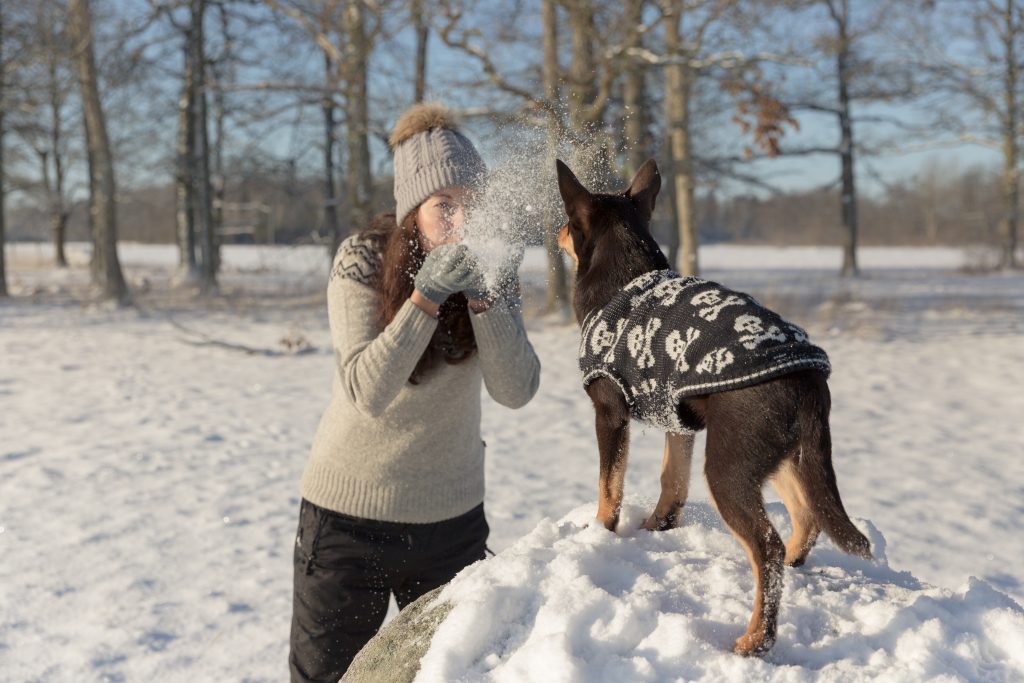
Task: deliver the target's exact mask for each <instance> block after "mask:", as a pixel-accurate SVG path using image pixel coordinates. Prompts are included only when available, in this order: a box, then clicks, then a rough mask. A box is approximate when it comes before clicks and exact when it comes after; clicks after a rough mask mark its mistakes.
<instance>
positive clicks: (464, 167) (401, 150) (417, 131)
mask: <svg viewBox="0 0 1024 683" xmlns="http://www.w3.org/2000/svg"><path fill="white" fill-rule="evenodd" d="M455 125H456V124H455V118H454V116H453V115H452V113H451V112H450V111H449V110H448V109H447V108H446V107H444V106H442V105H440V104H434V103H423V104H417V105H414V106H412V107H410V108H409V109H408V110H406V112H405V113H404V114H402V116H401V118H399V119H398V123H396V124H395V128H394V130H393V131H391V139H390V140H389V144H390V145H391V148H392V149H393V150H394V151H395V163H394V166H395V217H396V219H397V220H398V223H399V224H401V222H402V221H403V220H404V219H405V217H406V216H407V215H408V214H409V212H410V211H412V210H413V209H415V208H416V207H417V206H419V205H420V204H421V203H423V201H424V200H425V199H426V198H427V197H429V196H430V195H432V194H433V193H435V192H437V191H438V190H443V189H444V188H446V187H453V186H455V185H461V186H464V187H474V186H478V185H479V184H480V183H481V182H483V179H484V174H485V173H486V172H487V167H486V165H484V160H483V159H481V158H480V154H479V153H478V152H477V151H476V148H475V147H473V143H472V142H470V141H469V140H468V139H467V138H466V136H465V135H463V134H462V133H460V132H459V131H458V130H457V129H456V127H455Z"/></svg>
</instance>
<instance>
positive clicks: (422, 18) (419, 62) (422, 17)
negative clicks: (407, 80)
mask: <svg viewBox="0 0 1024 683" xmlns="http://www.w3.org/2000/svg"><path fill="white" fill-rule="evenodd" d="M409 14H410V17H411V19H412V25H413V30H415V31H416V67H415V69H414V71H413V98H412V99H413V102H422V101H423V97H424V95H426V92H427V42H428V40H429V38H430V24H429V23H428V22H427V18H426V13H425V12H424V8H423V0H409Z"/></svg>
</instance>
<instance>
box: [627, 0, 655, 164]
mask: <svg viewBox="0 0 1024 683" xmlns="http://www.w3.org/2000/svg"><path fill="white" fill-rule="evenodd" d="M643 10H644V0H627V2H626V13H625V21H626V24H627V25H628V26H629V31H630V33H629V40H628V43H627V46H628V47H631V48H641V47H643V36H641V35H640V31H639V28H640V25H641V24H642V23H643ZM646 75H647V70H646V69H645V68H644V66H643V65H642V64H641V63H640V62H639V61H638V60H636V59H632V58H631V59H630V61H629V64H628V66H627V67H626V69H625V80H623V83H622V104H623V107H624V108H625V110H626V111H625V118H626V120H625V122H624V124H623V132H624V133H625V136H626V139H625V141H624V143H625V144H624V145H623V147H624V148H625V152H626V168H625V172H626V180H627V182H628V181H629V180H630V179H632V177H633V176H634V175H635V174H636V172H637V171H638V170H640V167H641V166H642V165H643V163H644V162H645V161H647V159H648V157H649V155H650V150H649V149H648V148H647V125H648V120H647V109H646V107H645V104H646V99H647V88H646V84H645V78H646Z"/></svg>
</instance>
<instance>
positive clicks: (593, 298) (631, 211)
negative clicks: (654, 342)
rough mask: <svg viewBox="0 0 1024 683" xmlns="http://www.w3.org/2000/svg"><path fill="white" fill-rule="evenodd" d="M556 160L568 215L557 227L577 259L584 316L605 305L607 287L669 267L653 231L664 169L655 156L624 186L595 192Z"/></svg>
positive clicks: (578, 299)
mask: <svg viewBox="0 0 1024 683" xmlns="http://www.w3.org/2000/svg"><path fill="white" fill-rule="evenodd" d="M555 164H556V166H557V169H558V190H559V192H561V194H562V201H563V202H564V203H565V213H566V215H567V216H568V217H569V220H568V222H566V223H565V225H563V226H562V227H561V228H560V229H559V231H558V246H559V247H561V248H562V249H563V250H564V251H565V252H566V253H567V254H569V256H570V257H572V259H573V261H575V262H576V283H577V285H576V301H575V304H576V309H577V317H580V316H581V315H583V314H585V313H586V312H588V311H589V310H591V309H592V308H593V306H595V305H601V303H602V299H604V298H605V296H607V294H608V292H610V291H617V289H619V288H621V287H623V286H625V285H626V284H627V283H628V282H630V281H631V280H632V279H633V278H635V277H638V276H640V275H642V274H643V273H646V272H648V271H650V270H658V269H664V268H668V267H669V263H668V259H666V258H665V255H664V254H663V253H662V252H661V249H660V248H659V247H658V243H657V242H656V241H655V240H654V238H653V237H652V236H651V231H650V223H651V213H652V212H653V211H654V201H655V199H657V197H658V191H659V190H660V189H661V174H660V173H658V165H657V163H655V161H654V159H649V160H648V161H647V162H646V163H645V164H644V165H643V166H641V167H640V170H638V171H637V172H636V175H635V176H634V177H633V181H632V182H631V183H630V184H629V188H628V189H626V191H625V192H622V193H620V194H594V193H591V192H589V191H588V190H587V188H585V187H583V185H582V184H581V183H580V181H579V180H578V179H577V178H576V175H575V174H574V173H573V172H572V171H571V170H569V167H568V166H566V165H565V164H564V163H562V162H561V161H556V162H555ZM581 319H582V318H581Z"/></svg>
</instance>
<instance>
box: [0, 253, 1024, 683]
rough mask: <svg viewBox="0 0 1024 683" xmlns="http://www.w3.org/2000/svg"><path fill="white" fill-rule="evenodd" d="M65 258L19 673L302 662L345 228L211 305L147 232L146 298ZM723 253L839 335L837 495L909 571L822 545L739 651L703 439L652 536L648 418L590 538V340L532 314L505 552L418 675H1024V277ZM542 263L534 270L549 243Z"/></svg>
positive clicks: (15, 563)
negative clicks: (583, 376)
mask: <svg viewBox="0 0 1024 683" xmlns="http://www.w3.org/2000/svg"><path fill="white" fill-rule="evenodd" d="M69 252H70V258H71V260H72V263H73V264H77V265H76V267H75V268H72V269H70V270H67V271H63V272H58V271H55V270H54V269H52V268H50V267H49V266H48V265H46V264H47V263H48V262H49V259H50V258H51V254H50V253H49V251H48V249H47V248H46V247H44V246H38V245H15V246H14V247H13V248H9V250H8V266H9V270H8V279H9V284H10V288H11V290H12V293H13V294H14V295H15V297H16V298H15V299H13V300H11V301H9V302H4V303H0V681H3V682H5V683H6V682H8V681H10V682H16V683H22V682H27V681H47V682H51V681H56V682H60V681H75V682H76V683H78V682H80V681H174V682H176V681H183V682H185V681H188V682H192V681H281V680H284V679H285V678H286V676H287V674H286V666H287V665H286V657H287V650H288V645H287V639H288V627H289V619H290V610H291V572H292V567H291V557H292V548H293V545H294V533H295V524H296V519H297V517H296V515H297V510H298V494H297V482H298V480H299V476H300V474H301V471H302V467H303V465H304V463H305V458H306V455H307V452H308V449H309V446H310V441H311V439H312V436H313V434H314V431H315V428H316V422H317V420H318V419H319V417H320V411H321V410H322V409H323V407H324V406H325V405H326V402H327V400H328V395H329V390H330V382H331V377H332V373H333V371H334V361H333V357H332V353H331V349H330V335H329V331H328V328H327V320H326V314H325V312H324V309H323V296H322V292H323V288H324V286H325V283H326V275H327V259H326V257H325V255H324V253H323V249H322V248H319V247H318V248H308V249H285V248H279V249H264V248H256V247H237V248H236V247H231V248H226V249H225V251H224V275H223V278H222V290H223V292H224V293H225V296H224V298H223V299H222V300H220V303H217V304H213V305H208V306H202V305H196V304H194V303H191V302H186V303H184V304H179V303H175V301H174V300H171V299H168V300H164V299H163V298H161V297H162V295H161V294H160V293H159V292H161V291H162V288H163V287H164V286H165V285H166V282H167V281H168V280H170V278H171V277H172V276H173V273H174V263H175V252H174V249H173V248H172V247H158V246H141V245H125V246H124V247H123V248H122V249H121V257H122V261H123V263H124V264H125V267H126V274H127V277H128V279H129V281H130V282H131V283H132V285H133V286H134V287H135V289H136V291H140V290H142V289H144V288H145V287H150V289H151V294H150V295H149V296H150V298H149V299H146V298H143V299H142V301H143V304H142V306H141V307H140V308H138V309H129V310H114V309H109V308H106V307H102V306H100V307H93V306H82V305H80V304H78V303H77V301H78V300H77V298H76V295H75V294H74V292H75V291H76V288H77V287H78V286H79V285H80V283H81V282H82V281H84V280H85V279H86V278H87V273H86V271H85V269H84V268H83V267H82V264H84V263H85V259H86V252H85V250H84V249H82V248H81V246H80V245H71V247H70V250H69ZM701 258H702V263H703V265H704V267H705V273H704V274H705V275H706V276H707V277H709V278H711V279H714V280H716V281H719V282H722V283H724V284H727V285H728V286H729V287H732V288H734V289H737V290H741V291H745V292H748V293H750V294H752V295H754V296H756V297H757V298H758V299H759V300H760V301H762V302H763V303H764V304H765V305H768V306H771V307H772V308H773V309H775V310H778V311H779V312H780V313H781V314H784V315H785V316H786V317H787V318H788V319H790V320H792V321H793V322H796V323H798V324H800V325H801V326H804V327H807V329H808V332H809V333H810V334H811V335H812V338H813V339H815V341H816V343H818V344H820V345H821V346H822V347H823V348H825V349H826V350H827V351H828V353H829V356H830V358H831V360H832V364H833V368H834V370H833V375H832V378H831V379H830V387H831V390H832V395H833V416H832V427H833V438H834V451H835V456H834V463H835V467H836V470H837V473H838V480H839V486H840V489H841V491H842V494H843V500H844V502H845V504H846V507H847V510H848V511H849V512H850V514H851V516H853V517H854V518H855V519H856V520H858V522H857V523H858V524H859V525H860V526H861V528H863V529H864V530H865V531H867V532H869V533H870V534H871V537H872V541H873V543H874V544H875V551H876V553H879V554H881V555H883V557H885V558H887V562H879V563H877V564H873V563H867V562H863V561H860V560H854V559H852V558H848V557H846V556H844V555H841V554H839V553H838V552H837V551H835V550H833V549H832V548H830V547H829V545H828V543H827V542H823V543H822V545H820V546H819V547H818V548H816V549H815V550H814V551H812V553H811V555H810V560H809V563H808V565H807V566H806V567H804V568H802V569H799V570H788V569H787V570H786V574H785V582H786V583H785V589H784V596H783V604H782V611H781V621H780V630H779V639H778V642H777V644H776V646H775V648H774V649H773V650H772V651H771V653H770V654H769V655H768V657H767V658H765V659H764V660H757V659H754V660H750V659H741V658H738V657H736V656H734V655H732V654H731V653H730V652H729V648H730V645H731V642H732V640H733V639H734V638H735V637H736V636H737V635H739V633H740V632H741V631H742V629H743V627H744V626H745V623H746V620H747V618H748V617H749V611H750V607H751V603H752V585H753V584H752V575H751V572H750V569H749V566H748V564H747V561H746V558H745V554H744V552H743V550H742V549H741V548H740V546H739V545H738V544H737V543H736V542H735V541H734V540H732V538H731V537H730V536H729V535H728V534H727V533H726V532H725V531H723V529H722V527H721V523H720V521H719V520H718V518H717V515H715V514H713V513H712V512H711V511H710V508H709V507H708V505H707V491H706V488H705V487H704V484H703V480H702V477H701V476H700V471H701V468H702V466H703V461H702V452H703V439H702V437H698V440H697V444H696V448H695V457H694V463H693V480H692V484H691V493H690V500H691V503H690V504H689V505H688V507H687V508H686V511H685V514H684V515H683V526H682V527H681V528H680V529H678V530H676V531H671V532H666V533H660V534H641V533H639V532H637V531H633V530H632V529H634V528H635V527H636V526H638V525H639V523H640V520H641V518H642V516H643V515H644V514H646V513H647V512H649V509H650V507H651V505H652V504H653V501H654V500H655V498H656V497H657V493H658V473H659V471H660V463H661V446H662V435H661V434H660V433H658V432H657V431H655V430H650V429H644V428H642V426H639V425H637V426H636V427H635V429H634V432H633V437H632V451H631V453H630V468H629V471H628V473H627V479H626V492H627V501H628V503H629V505H628V506H627V509H626V514H625V516H624V519H623V526H622V527H621V529H620V533H619V535H615V534H611V533H609V532H607V531H604V530H602V529H600V528H597V527H596V526H595V525H591V526H590V527H588V528H585V529H584V528H582V525H583V524H584V523H585V522H586V521H587V520H588V519H589V518H590V516H591V515H593V513H594V512H595V511H596V499H597V490H596V489H597V451H596V447H595V443H594V435H593V412H592V408H591V406H590V405H589V401H588V400H587V399H586V396H585V395H584V394H583V392H582V391H581V390H580V386H579V371H578V368H577V363H576V351H577V343H578V339H579V329H578V328H577V327H576V326H575V325H569V324H564V323H561V322H560V321H558V320H553V319H540V318H537V317H531V318H530V319H529V320H528V326H529V329H530V336H531V340H532V341H533V343H534V345H535V346H536V348H537V351H538V354H539V355H540V358H541V361H542V363H543V368H544V369H543V375H542V381H541V388H540V391H539V393H538V395H537V397H536V398H535V400H534V401H532V402H531V403H530V404H529V405H527V406H526V407H525V408H523V409H521V410H519V411H510V410H507V409H505V408H502V407H500V406H498V405H496V404H495V403H493V402H492V401H491V400H490V399H488V398H486V397H485V398H484V424H483V430H484V438H485V439H486V440H487V443H488V459H487V482H488V489H487V499H486V507H487V514H488V518H489V521H490V524H491V528H492V536H491V541H490V543H489V545H490V546H491V548H493V549H494V550H495V551H497V552H498V553H499V554H498V556H497V557H496V558H492V559H490V560H487V561H485V562H483V563H481V564H479V565H474V567H472V568H471V569H470V570H468V571H467V572H466V573H465V574H464V575H463V576H461V577H460V578H459V579H458V581H457V582H456V584H454V585H453V586H452V587H451V588H450V590H451V591H452V596H453V599H454V600H455V603H456V609H455V611H453V613H452V618H451V619H450V620H449V621H448V622H447V623H446V624H445V627H444V630H443V631H442V632H441V633H439V635H438V639H437V641H436V642H435V643H434V649H433V650H432V651H431V652H430V654H429V655H428V657H427V660H426V661H425V662H424V671H423V676H422V677H421V680H424V681H440V680H445V681H447V680H458V679H459V678H460V677H461V678H464V679H467V680H491V679H493V680H527V681H528V680H537V681H545V682H547V681H555V682H557V681H601V680H639V681H675V680H690V679H701V678H704V679H707V680H760V679H771V680H785V681H803V680H811V679H813V680H819V681H850V680H867V679H869V678H870V679H873V680H889V681H907V680H949V681H952V680H962V681H1019V680H1022V679H1024V661H1022V652H1024V630H1022V616H1021V609H1020V607H1019V606H1017V604H1015V603H1014V602H1013V601H1016V603H1020V602H1021V601H1022V600H1024V573H1022V569H1021V560H1022V559H1024V546H1022V543H1021V536H1020V529H1021V528H1022V527H1024V505H1022V503H1021V501H1022V500H1024V457H1022V456H1024V420H1021V419H1020V416H1021V415H1024V392H1022V391H1021V387H1022V386H1024V277H1021V276H1020V275H1006V274H989V275H968V274H965V273H964V272H961V271H960V270H959V268H960V267H961V266H963V265H965V263H966V262H967V261H968V260H969V259H968V258H966V257H965V256H964V254H963V253H962V252H959V251H957V250H951V249H864V250H862V252H861V264H862V266H863V268H864V270H865V274H864V277H862V278H859V279H857V280H853V281H842V280H839V279H838V278H836V277H835V273H836V271H837V269H838V266H839V259H840V255H839V250H838V249H827V248H820V249H771V248H755V247H732V246H712V247H709V248H707V249H705V250H702V252H701ZM520 274H521V278H522V280H523V283H524V290H525V291H527V293H529V292H530V291H531V288H533V291H536V288H537V287H538V286H539V284H540V283H542V282H543V279H544V276H545V261H544V254H543V252H542V250H540V249H538V248H535V247H531V248H530V249H528V250H527V254H526V259H525V262H524V264H523V267H522V270H521V273H520ZM282 338H284V339H286V340H290V342H295V343H289V344H285V343H282V341H281V340H282ZM303 340H305V341H306V342H308V346H306V345H304V344H302V343H298V342H302V341H303ZM302 349H308V350H307V351H306V352H296V350H299V351H301V350H302ZM242 350H248V351H250V353H240V351H242ZM769 500H772V501H774V498H772V497H771V494H769ZM779 510H780V508H778V506H777V504H776V505H775V506H773V507H772V511H773V514H774V515H775V518H776V522H777V525H778V526H779V528H780V531H782V532H783V533H785V528H786V527H787V523H786V521H785V519H784V516H783V515H781V514H780V513H779ZM555 520H560V521H555ZM864 520H870V523H868V522H867V521H864ZM883 535H884V539H885V541H884V546H885V547H884V548H882V547H881V546H882V544H883V541H882V538H883ZM880 550H884V554H883V553H880V552H879V551H880ZM972 577H976V578H972ZM432 672H434V673H432ZM436 676H441V678H437V677H436Z"/></svg>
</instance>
